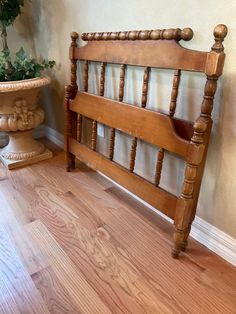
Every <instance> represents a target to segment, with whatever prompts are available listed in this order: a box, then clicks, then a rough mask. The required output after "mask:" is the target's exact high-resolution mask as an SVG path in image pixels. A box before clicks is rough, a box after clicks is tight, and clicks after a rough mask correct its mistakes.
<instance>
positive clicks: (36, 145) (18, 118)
mask: <svg viewBox="0 0 236 314" xmlns="http://www.w3.org/2000/svg"><path fill="white" fill-rule="evenodd" d="M23 6H24V0H0V33H1V38H2V50H1V52H0V131H4V132H7V133H8V135H9V144H8V145H7V146H5V147H4V148H3V149H2V150H1V151H0V159H1V160H2V161H3V163H4V164H5V165H6V166H7V167H8V168H9V169H12V168H15V167H17V166H21V165H26V164H30V163H33V162H36V161H39V160H43V159H46V158H49V157H51V152H49V151H48V150H47V149H45V147H44V145H43V144H42V143H40V142H38V141H36V140H34V139H33V136H32V131H33V129H34V128H36V127H37V126H39V125H40V124H41V123H42V122H43V120H44V112H43V110H42V109H41V108H40V107H39V105H38V98H39V93H40V89H41V88H42V87H43V86H45V85H48V84H49V83H50V78H49V77H47V76H42V75H41V73H42V71H43V70H44V69H48V68H52V67H53V66H54V64H55V62H54V61H45V60H44V61H42V62H41V63H39V62H37V61H36V60H35V59H33V58H31V57H30V56H28V55H27V54H26V52H25V51H24V49H23V48H21V49H20V50H19V51H18V52H17V53H16V54H15V56H12V54H11V52H10V50H9V47H8V43H7V31H6V30H7V27H8V26H10V25H11V24H13V22H14V20H15V19H16V17H17V16H18V15H19V14H20V13H21V8H22V7H23Z"/></svg>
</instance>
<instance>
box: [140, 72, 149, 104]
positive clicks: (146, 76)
mask: <svg viewBox="0 0 236 314" xmlns="http://www.w3.org/2000/svg"><path fill="white" fill-rule="evenodd" d="M149 74H150V68H149V67H146V69H145V70H144V74H143V89H142V101H141V103H142V108H145V107H146V105H147V94H148V81H149Z"/></svg>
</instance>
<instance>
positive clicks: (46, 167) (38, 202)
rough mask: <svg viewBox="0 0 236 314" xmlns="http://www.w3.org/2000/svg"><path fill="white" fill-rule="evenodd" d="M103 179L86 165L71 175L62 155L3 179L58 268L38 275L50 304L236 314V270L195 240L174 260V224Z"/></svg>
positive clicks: (15, 207) (12, 202) (84, 309)
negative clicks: (171, 253)
mask: <svg viewBox="0 0 236 314" xmlns="http://www.w3.org/2000/svg"><path fill="white" fill-rule="evenodd" d="M99 177H100V176H99V175H98V174H97V173H94V172H92V171H91V170H89V169H88V168H87V167H85V166H83V165H82V166H80V168H79V169H77V170H76V171H75V172H72V173H66V172H65V164H64V156H63V153H62V152H60V150H56V151H55V157H54V158H53V159H51V160H48V161H44V162H42V163H38V164H35V165H32V166H30V167H26V168H22V169H18V170H16V171H14V172H10V173H7V174H6V175H5V178H6V179H5V183H6V184H3V182H4V181H1V180H0V189H2V191H3V193H2V194H1V197H2V198H4V199H5V201H7V202H8V206H9V207H10V208H11V210H12V215H13V216H15V217H16V219H17V223H19V224H20V226H21V227H22V226H23V230H27V232H28V236H29V239H30V244H31V243H33V244H35V245H37V246H38V249H39V251H40V252H41V253H40V254H41V258H42V260H44V258H45V260H47V261H48V264H49V265H50V266H48V267H47V268H46V269H39V272H37V273H36V274H34V275H32V278H33V279H34V282H35V284H36V285H37V287H38V288H39V290H40V292H41V293H42V295H43V294H44V300H45V301H46V302H47V304H54V303H53V301H52V302H51V303H50V300H51V299H53V300H56V299H58V298H59V296H60V293H61V292H60V291H65V294H66V295H68V298H70V299H71V300H72V303H73V304H74V306H75V307H77V309H78V311H79V312H81V313H94V311H95V312H96V311H98V312H99V311H100V312H99V313H103V312H104V313H105V312H106V311H107V312H109V311H110V312H112V313H135V314H136V313H137V314H138V313H197V314H198V313H207V314H208V313H224V314H225V313H236V311H235V310H236V269H235V268H234V267H232V266H230V265H229V264H228V263H226V262H224V261H223V260H222V259H221V258H219V257H217V256H216V255H215V254H214V253H212V252H210V251H209V250H207V249H206V248H204V247H203V246H201V245H199V244H198V243H197V242H196V241H193V240H191V239H190V242H191V243H190V248H189V249H188V251H187V252H186V254H183V255H182V256H181V258H180V259H179V260H177V261H176V260H173V259H172V258H171V257H170V247H171V244H172V235H171V234H170V233H171V229H172V226H170V225H169V224H168V223H166V222H165V221H163V220H159V219H158V218H157V217H156V216H154V215H153V214H150V213H149V214H147V215H146V209H145V207H144V206H143V205H141V204H140V203H138V202H137V201H134V200H132V198H130V197H127V195H126V194H124V193H123V192H120V191H119V190H117V188H115V187H114V185H113V184H112V183H111V182H106V180H105V179H104V178H102V179H99ZM104 180H105V181H104ZM3 187H4V188H3ZM7 192H8V193H7ZM9 194H10V195H11V196H9ZM12 195H14V197H12ZM2 198H0V207H1V204H3V203H2ZM145 215H146V216H145ZM10 217H12V216H10ZM39 220H40V221H39ZM9 221H10V220H9ZM13 221H14V219H13ZM32 221H33V222H32ZM31 222H32V223H31ZM0 224H1V218H0ZM25 224H26V225H25ZM13 226H14V224H13ZM9 230H10V231H11V229H9ZM11 233H12V235H13V237H16V236H17V232H15V233H14V232H12V231H11ZM14 243H17V242H14ZM19 245H21V243H20V241H19ZM27 245H28V244H27ZM27 245H26V247H27ZM35 254H37V251H36V252H35ZM21 258H22V260H24V259H27V254H25V255H24V254H23V255H21ZM45 266H46V265H45ZM54 282H55V283H54ZM81 282H82V285H81ZM53 283H54V285H55V286H56V288H55V289H53V288H52V287H53ZM47 289H48V290H47ZM64 289H65V290H64ZM87 289H88V291H89V293H86V290H87ZM47 291H51V292H48V293H47ZM46 294H47V297H48V299H47V298H46ZM91 295H92V297H91ZM0 298H1V296H0ZM81 300H82V301H81ZM91 300H92V301H93V302H95V301H94V300H99V301H98V303H96V304H93V302H92V301H91ZM81 302H82V305H81ZM91 302H92V304H91ZM64 303H66V300H65V301H64V302H63V301H62V304H61V306H63V304H64ZM66 304H67V303H66ZM12 306H13V307H14V303H13V305H12ZM64 306H65V308H67V305H64ZM102 307H104V308H102ZM101 308H102V312H101ZM16 309H17V307H16ZM72 309H73V307H72ZM50 311H52V310H50ZM71 311H72V310H71ZM13 313H14V312H13ZM72 313H73V312H72Z"/></svg>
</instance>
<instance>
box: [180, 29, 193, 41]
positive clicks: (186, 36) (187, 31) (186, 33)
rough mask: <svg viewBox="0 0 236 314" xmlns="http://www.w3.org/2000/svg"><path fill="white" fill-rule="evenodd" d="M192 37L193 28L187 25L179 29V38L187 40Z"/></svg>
mask: <svg viewBox="0 0 236 314" xmlns="http://www.w3.org/2000/svg"><path fill="white" fill-rule="evenodd" d="M192 38H193V30H192V29H191V28H189V27H186V28H184V29H183V30H182V31H181V39H183V40H185V41H189V40H191V39H192Z"/></svg>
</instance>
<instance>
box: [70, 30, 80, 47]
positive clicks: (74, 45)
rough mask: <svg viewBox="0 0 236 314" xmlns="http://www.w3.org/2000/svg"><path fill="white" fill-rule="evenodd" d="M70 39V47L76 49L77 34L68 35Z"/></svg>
mask: <svg viewBox="0 0 236 314" xmlns="http://www.w3.org/2000/svg"><path fill="white" fill-rule="evenodd" d="M70 37H71V40H72V42H71V46H72V47H77V43H76V41H77V39H78V38H79V34H78V33H76V32H73V33H71V34H70Z"/></svg>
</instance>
